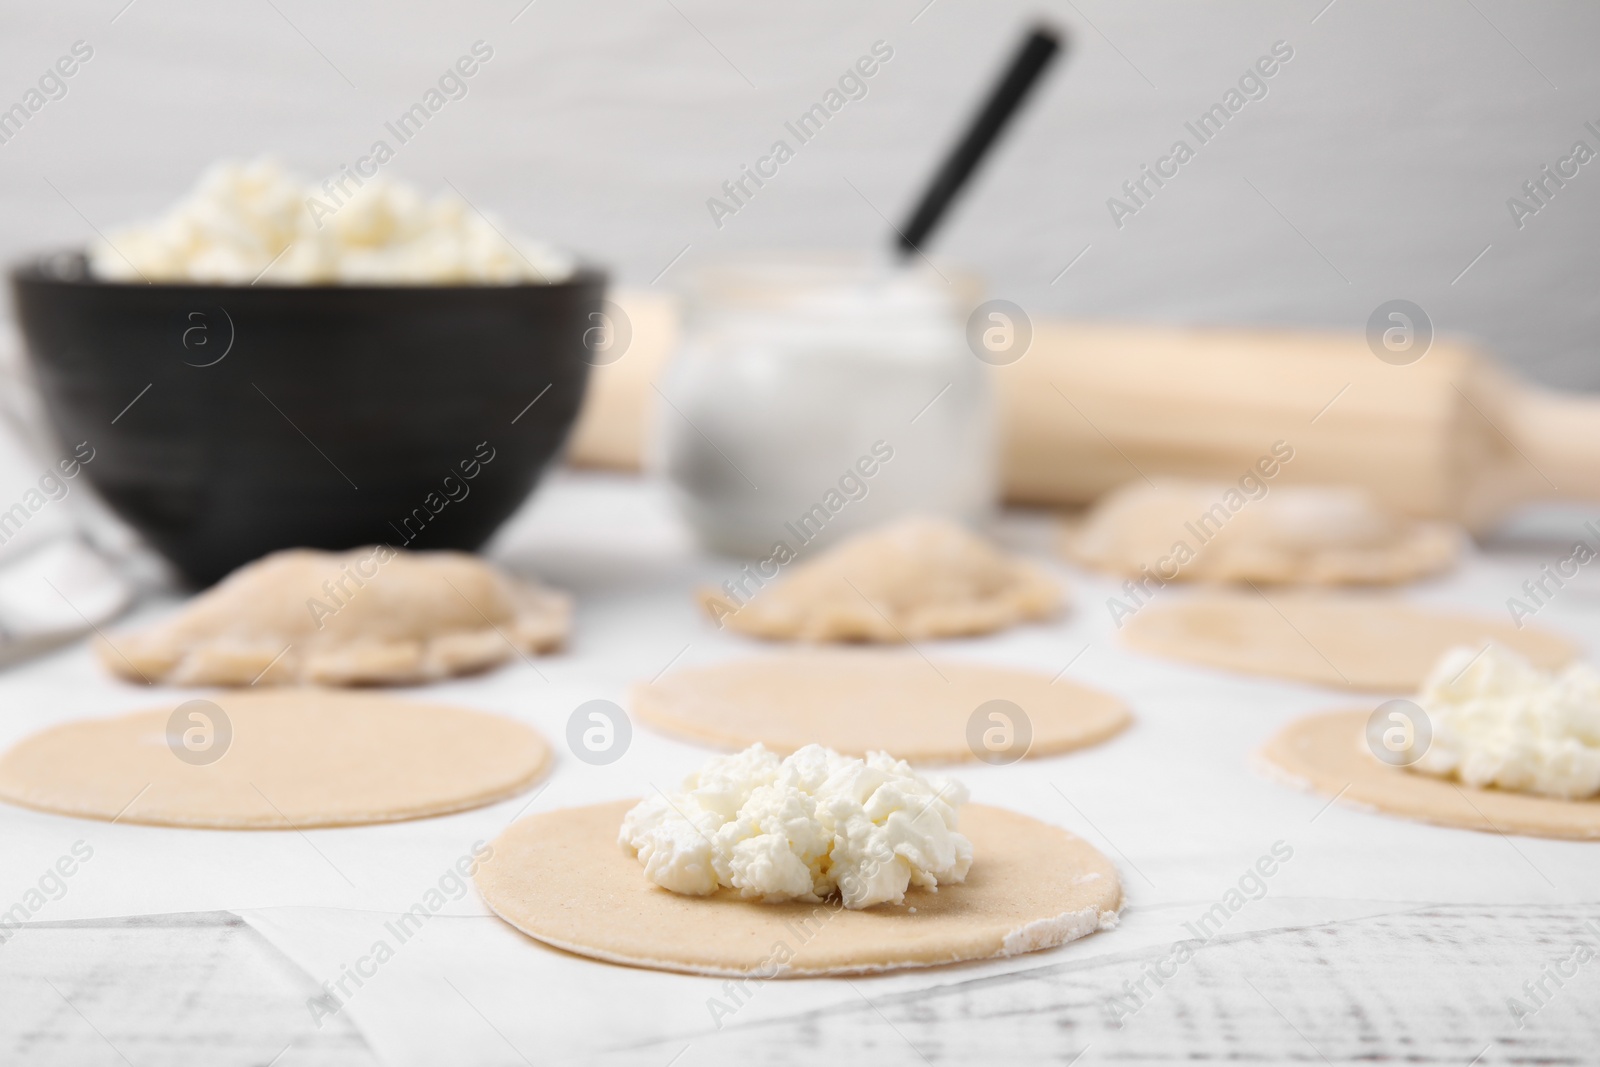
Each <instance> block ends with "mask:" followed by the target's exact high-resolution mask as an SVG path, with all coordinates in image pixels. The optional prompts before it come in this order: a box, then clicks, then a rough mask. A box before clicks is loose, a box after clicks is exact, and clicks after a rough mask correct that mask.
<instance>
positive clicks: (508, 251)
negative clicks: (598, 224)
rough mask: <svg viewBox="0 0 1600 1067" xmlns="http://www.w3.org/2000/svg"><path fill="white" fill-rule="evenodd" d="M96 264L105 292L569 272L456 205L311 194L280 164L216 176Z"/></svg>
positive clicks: (404, 195)
mask: <svg viewBox="0 0 1600 1067" xmlns="http://www.w3.org/2000/svg"><path fill="white" fill-rule="evenodd" d="M358 183H359V184H358ZM89 263H90V268H91V270H92V271H93V273H94V275H95V276H96V277H98V278H102V279H105V280H108V281H125V282H138V281H151V282H202V283H211V284H241V283H242V284H252V283H259V284H262V285H267V284H276V285H308V284H337V283H345V284H388V285H396V284H401V285H403V284H429V285H439V284H458V285H460V284H510V283H519V282H521V283H526V282H559V281H564V280H565V279H567V278H568V277H570V276H571V275H572V271H573V261H572V257H571V256H569V255H568V254H566V253H565V252H562V251H560V250H558V249H555V248H552V247H550V246H549V245H545V244H542V243H540V242H537V241H530V240H527V239H524V238H520V237H518V236H516V235H515V234H511V233H509V231H507V230H506V228H505V227H504V226H502V225H499V224H497V223H493V222H491V221H490V220H489V219H486V218H484V217H483V216H482V215H480V214H479V213H478V212H477V211H475V210H474V209H473V208H472V207H471V206H469V205H468V204H466V203H464V202H463V201H462V200H461V199H460V198H458V197H456V196H454V195H443V194H441V195H440V196H436V197H434V198H433V199H431V200H430V199H426V198H424V197H423V196H422V194H421V193H419V192H418V191H417V190H416V189H414V188H412V187H411V186H409V185H405V184H402V183H399V182H395V181H390V180H389V179H387V178H384V177H382V176H374V177H371V178H365V179H362V178H359V177H357V176H355V175H353V174H351V173H349V172H348V171H343V172H341V173H340V174H338V175H336V176H335V177H333V178H330V179H328V180H327V181H325V182H323V183H322V184H321V185H315V184H311V183H309V182H306V181H303V180H301V179H300V178H298V177H297V176H295V175H293V174H291V173H290V172H289V171H287V170H285V169H284V168H283V167H282V166H281V165H280V164H279V163H278V162H276V161H275V160H272V159H257V160H253V161H249V162H241V161H226V162H222V163H217V164H215V165H213V166H212V167H210V168H209V169H208V170H207V171H206V172H205V173H204V174H203V175H201V177H200V181H199V182H198V183H197V184H196V185H195V187H194V188H193V189H192V190H190V192H189V194H188V195H187V196H185V197H184V198H183V199H182V200H180V201H179V202H178V203H176V204H174V205H173V206H172V207H171V208H170V209H169V210H168V211H167V212H166V214H164V215H162V216H161V217H160V218H158V219H155V220H154V221H151V222H146V223H142V224H139V225H135V226H128V227H124V228H121V229H117V230H113V231H111V232H110V233H109V234H107V235H106V238H104V239H97V240H96V241H95V242H94V244H92V245H91V246H90V249H89Z"/></svg>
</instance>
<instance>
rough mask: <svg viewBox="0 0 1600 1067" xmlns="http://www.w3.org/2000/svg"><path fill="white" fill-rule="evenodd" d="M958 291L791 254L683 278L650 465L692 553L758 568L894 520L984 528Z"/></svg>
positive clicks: (990, 467) (982, 438)
mask: <svg viewBox="0 0 1600 1067" xmlns="http://www.w3.org/2000/svg"><path fill="white" fill-rule="evenodd" d="M977 295H978V294H977V285H976V283H975V282H974V281H973V280H972V279H971V278H969V277H965V276H960V277H958V276H955V275H953V274H951V272H949V271H948V270H946V271H944V272H943V273H942V274H941V273H939V272H936V271H935V270H934V269H933V268H932V267H930V266H926V265H924V266H908V267H899V268H891V267H886V266H880V265H875V264H873V263H870V262H868V261H866V260H865V259H858V258H849V257H840V256H796V257H788V258H783V259H762V260H742V261H727V262H723V263H720V264H717V265H715V266H712V267H709V268H706V269H703V270H702V271H700V272H699V273H698V274H696V275H695V276H694V279H693V282H692V283H691V288H690V292H689V294H688V300H687V304H686V307H685V320H684V340H683V344H682V347H681V349H680V350H679V352H678V354H677V355H676V357H675V359H674V361H673V363H672V364H671V366H670V367H669V369H668V371H667V373H666V375H665V376H664V379H663V381H662V382H661V383H660V385H659V387H658V388H659V393H660V395H659V396H658V397H657V411H656V413H655V414H656V417H655V420H654V426H655V432H654V448H653V457H652V458H653V465H654V466H655V467H656V469H657V470H658V471H660V472H661V473H663V474H665V476H666V478H667V481H668V483H669V484H670V486H671V489H672V496H673V498H674V500H675V501H676V503H677V505H678V507H679V509H680V510H681V512H682V514H683V516H684V517H685V518H686V519H687V521H688V523H689V525H690V526H691V527H692V528H693V529H694V531H695V533H696V534H697V536H698V537H699V539H700V541H701V543H702V544H703V545H704V546H705V547H707V548H709V549H711V550H713V551H717V552H723V553H728V554H732V555H739V556H751V557H769V556H771V555H773V554H774V553H775V551H778V550H779V546H784V547H786V548H787V549H788V550H789V551H790V552H793V553H796V554H798V552H799V550H800V549H801V548H802V547H806V546H811V545H814V544H818V543H821V544H826V543H828V542H831V541H834V540H836V539H837V538H839V537H840V536H842V535H844V534H847V533H851V532H854V531H858V530H861V529H864V528H866V527H869V526H873V525H876V524H879V523H882V522H884V521H885V520H888V519H891V518H894V517H896V516H900V515H906V514H912V513H916V514H932V515H942V516H948V517H950V518H954V519H958V520H962V521H965V522H968V523H981V522H983V521H985V520H986V519H987V518H989V516H990V514H991V513H992V510H993V508H994V502H995V498H996V485H997V478H996V431H995V408H994V399H993V393H992V388H991V384H990V382H989V379H988V375H987V367H986V366H984V365H983V364H982V363H981V362H980V361H979V360H978V359H977V358H975V356H974V355H973V353H972V351H971V350H970V349H969V348H968V345H967V340H966V336H967V335H966V318H967V312H968V311H970V309H971V308H972V307H973V306H974V305H975V304H976V302H977Z"/></svg>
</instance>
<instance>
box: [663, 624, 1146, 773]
mask: <svg viewBox="0 0 1600 1067" xmlns="http://www.w3.org/2000/svg"><path fill="white" fill-rule="evenodd" d="M995 700H1003V701H1008V702H1010V704H1012V705H1015V708H1014V709H1005V714H1007V716H1008V717H1009V718H1011V719H1018V715H1017V712H1019V711H1020V713H1021V719H1019V720H1018V721H1016V722H1013V723H1011V726H1012V728H1013V730H1014V731H1016V732H1014V733H1013V735H1012V736H1013V739H1014V740H1013V742H1012V743H1015V744H1017V745H1018V747H1019V748H1021V747H1022V746H1021V742H1020V741H1016V740H1015V738H1017V737H1020V736H1021V734H1020V731H1022V730H1026V731H1027V733H1028V734H1029V735H1030V737H1031V740H1030V741H1029V742H1028V743H1027V745H1026V747H1025V749H1023V751H1025V753H1026V754H1027V755H1030V756H1047V755H1054V754H1056V753H1060V752H1067V751H1070V750H1072V749H1076V748H1083V747H1086V746H1088V745H1093V744H1097V743H1098V742H1100V741H1104V740H1105V739H1106V738H1108V737H1111V736H1112V735H1113V734H1116V733H1117V732H1118V731H1120V730H1122V729H1123V728H1124V727H1125V726H1127V725H1128V723H1129V722H1131V721H1132V716H1131V715H1130V714H1129V712H1128V709H1127V708H1126V707H1125V706H1124V705H1123V704H1122V702H1121V701H1119V700H1118V699H1116V698H1115V697H1113V696H1109V695H1107V694H1105V693H1101V692H1098V691H1096V690H1094V689H1090V688H1088V687H1086V686H1081V685H1076V684H1074V683H1072V682H1069V681H1066V680H1065V679H1060V680H1057V681H1054V682H1052V681H1051V679H1050V676H1049V675H1045V674H1035V673H1033V672H1031V671H1021V670H1014V669H1011V668H1006V667H990V666H985V665H981V664H976V663H960V662H952V661H950V660H933V661H931V662H930V661H928V660H925V659H923V658H922V657H921V656H919V655H917V654H915V653H912V652H887V651H876V650H863V651H852V652H808V651H801V652H793V653H789V654H786V655H775V656H763V657H759V658H754V659H748V660H737V661H734V662H731V663H720V664H716V665H714V666H709V667H693V668H686V669H682V670H678V671H674V672H673V673H671V674H669V675H667V676H665V677H663V678H661V679H660V680H658V681H656V682H653V683H650V684H647V685H638V686H635V687H634V690H633V709H634V711H635V712H636V713H637V714H638V716H639V717H640V718H641V719H643V720H644V721H645V722H648V723H650V724H651V725H652V726H655V727H657V728H659V729H661V730H664V731H666V732H668V733H672V734H677V735H679V736H681V737H687V738H689V739H691V740H694V741H699V742H701V743H703V744H709V745H715V746H717V747H718V748H730V749H742V748H746V747H748V746H750V745H753V744H756V743H757V742H760V743H761V744H763V745H766V746H767V747H768V748H770V749H772V750H773V751H774V752H777V753H779V754H781V755H787V754H789V753H791V752H793V751H795V750H796V749H798V748H803V747H804V746H806V745H810V744H818V745H822V746H824V747H826V748H831V749H833V750H834V751H836V752H842V753H844V754H846V755H850V756H865V755H866V754H867V753H868V752H889V753H892V754H893V755H894V756H895V757H896V758H899V759H904V760H907V761H909V762H911V763H948V762H955V761H958V760H971V759H977V758H980V755H979V753H978V752H977V751H975V750H974V747H973V743H972V738H971V733H970V730H971V727H972V719H973V714H974V712H976V711H977V710H978V709H979V707H980V706H981V705H984V704H986V703H988V702H990V701H995ZM980 718H981V719H982V720H983V725H984V727H985V728H987V727H988V725H989V723H990V720H989V719H988V718H987V716H986V715H985V716H980ZM1024 721H1025V725H1024ZM979 736H980V737H981V736H982V732H981V730H980V732H979ZM990 762H993V761H990Z"/></svg>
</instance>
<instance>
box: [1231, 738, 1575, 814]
mask: <svg viewBox="0 0 1600 1067" xmlns="http://www.w3.org/2000/svg"><path fill="white" fill-rule="evenodd" d="M1370 714H1371V712H1370V711H1334V712H1324V713H1322V714H1319V715H1311V716H1307V717H1306V718H1303V719H1300V720H1298V721H1296V722H1293V723H1291V724H1290V725H1289V726H1288V727H1287V728H1285V729H1284V730H1283V731H1282V732H1281V733H1279V734H1278V735H1277V736H1276V737H1274V738H1273V739H1272V740H1271V741H1270V742H1268V744H1267V746H1266V748H1264V749H1263V750H1262V752H1261V756H1262V758H1263V759H1264V760H1265V761H1266V764H1267V769H1268V770H1269V771H1270V772H1271V773H1272V774H1273V776H1274V777H1282V778H1287V779H1289V780H1290V781H1291V782H1293V783H1294V784H1295V785H1298V786H1301V787H1303V788H1307V789H1310V790H1312V791H1314V792H1317V793H1321V794H1322V795H1324V796H1329V797H1336V798H1337V800H1338V802H1339V803H1341V804H1345V805H1349V806H1357V807H1363V808H1369V809H1376V810H1377V811H1380V812H1382V813H1384V814H1386V815H1398V816H1401V817H1402V818H1407V819H1417V820H1419V821H1421V822H1429V823H1436V824H1438V825H1441V826H1454V827H1459V828H1461V829H1465V830H1483V831H1486V832H1489V833H1501V834H1528V835H1530V836H1533V837H1563V838H1578V839H1594V838H1600V800H1596V799H1590V800H1560V799H1557V798H1554V797H1543V796H1535V795H1533V794H1529V793H1512V792H1507V791H1505V790H1501V789H1475V788H1473V787H1472V786H1467V785H1462V784H1461V783H1459V782H1454V781H1451V780H1449V779H1446V778H1436V777H1434V776H1432V775H1427V774H1419V773H1416V772H1414V771H1409V770H1406V769H1404V768H1402V767H1394V766H1390V765H1389V764H1387V763H1383V762H1382V761H1380V760H1378V759H1377V758H1376V757H1374V756H1373V755H1372V753H1371V752H1370V751H1368V749H1367V747H1366V737H1365V727H1366V722H1367V718H1368V716H1369V715H1370Z"/></svg>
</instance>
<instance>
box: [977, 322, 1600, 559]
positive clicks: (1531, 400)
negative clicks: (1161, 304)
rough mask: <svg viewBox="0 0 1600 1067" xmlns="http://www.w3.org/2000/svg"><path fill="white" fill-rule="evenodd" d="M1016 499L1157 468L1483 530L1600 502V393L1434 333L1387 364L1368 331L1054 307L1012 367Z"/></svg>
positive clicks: (1007, 391)
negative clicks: (1087, 317)
mask: <svg viewBox="0 0 1600 1067" xmlns="http://www.w3.org/2000/svg"><path fill="white" fill-rule="evenodd" d="M996 379H997V382H998V385H999V389H1000V395H1001V398H1002V399H1001V407H1002V411H1003V417H1002V424H1003V425H1004V427H1005V437H1004V456H1003V460H1002V471H1003V477H1004V484H1005V493H1006V499H1007V500H1008V501H1011V502H1013V503H1024V504H1078V503H1088V502H1090V501H1092V500H1094V499H1095V498H1096V497H1098V496H1099V495H1100V494H1102V493H1104V492H1105V491H1106V490H1108V489H1110V488H1112V487H1114V486H1116V485H1119V484H1121V483H1123V482H1126V481H1128V480H1130V479H1133V478H1138V477H1139V476H1140V475H1141V474H1143V475H1146V476H1149V477H1154V476H1156V475H1157V474H1176V475H1186V476H1190V477H1197V478H1209V479H1215V480H1218V481H1230V482H1231V481H1235V480H1237V479H1238V478H1239V476H1240V475H1242V474H1243V473H1244V472H1245V471H1246V470H1247V469H1248V468H1249V467H1250V466H1251V465H1253V464H1254V463H1255V461H1256V460H1257V458H1258V457H1260V456H1261V455H1263V454H1265V453H1267V452H1268V451H1269V449H1270V446H1271V445H1272V443H1273V442H1274V441H1278V440H1282V441H1286V442H1287V443H1288V444H1289V445H1290V446H1291V447H1292V448H1293V449H1294V459H1293V460H1292V461H1290V462H1288V463H1285V464H1284V465H1283V467H1282V471H1281V474H1280V475H1279V477H1278V478H1277V479H1276V483H1277V484H1287V483H1298V484H1348V485H1363V486H1366V487H1367V488H1368V489H1370V490H1372V492H1373V493H1374V494H1376V495H1377V496H1378V498H1379V499H1381V500H1383V501H1385V502H1386V503H1388V504H1389V505H1391V506H1392V507H1394V508H1396V509H1397V510H1399V511H1401V512H1403V513H1406V514H1411V515H1416V516H1419V517H1433V518H1450V519H1455V520H1457V521H1459V522H1462V523H1464V524H1465V525H1467V526H1468V527H1469V528H1475V529H1481V528H1483V527H1485V526H1487V525H1489V524H1491V523H1493V522H1494V521H1495V520H1497V519H1499V518H1501V517H1503V516H1504V515H1505V514H1506V513H1507V512H1508V511H1509V510H1511V509H1512V508H1514V507H1515V506H1516V505H1518V504H1522V503H1525V502H1528V501H1532V500H1540V499H1554V498H1583V499H1589V500H1600V399H1595V398H1587V397H1580V396H1571V395H1565V394H1561V393H1557V392H1553V391H1549V390H1540V389H1535V388H1533V387H1531V386H1528V385H1525V384H1523V383H1521V382H1518V381H1516V380H1515V379H1513V378H1512V377H1511V376H1510V375H1508V374H1506V373H1505V372H1503V371H1501V370H1500V369H1499V368H1497V367H1496V366H1495V365H1494V364H1493V363H1492V362H1491V361H1490V360H1488V359H1487V358H1485V357H1483V356H1481V355H1479V354H1478V353H1476V352H1474V351H1472V350H1471V349H1470V348H1468V347H1466V346H1464V345H1462V344H1460V343H1457V342H1451V341H1442V340H1437V339H1436V340H1435V341H1434V343H1433V346H1432V348H1431V349H1430V350H1429V351H1428V353H1427V354H1426V355H1425V356H1424V357H1423V358H1422V359H1421V360H1419V361H1418V362H1416V363H1412V364H1409V365H1406V366H1394V365H1392V364H1389V363H1385V362H1383V361H1382V360H1380V359H1378V358H1377V357H1376V356H1375V355H1373V353H1372V351H1371V350H1370V349H1369V348H1368V347H1367V343H1366V339H1365V337H1363V336H1362V335H1359V334H1354V335H1350V334H1333V333H1327V334H1318V333H1305V332H1291V331H1281V332H1267V331H1254V330H1251V331H1246V330H1192V329H1191V330H1185V329H1159V328H1154V327H1144V326H1105V325H1085V324H1076V323H1072V324H1069V323H1064V322H1059V321H1044V322H1039V323H1036V325H1035V333H1034V340H1033V344H1032V347H1031V348H1030V350H1029V351H1028V353H1027V355H1025V356H1024V357H1023V358H1022V359H1021V360H1019V361H1017V362H1016V363H1013V364H1011V365H1009V366H1006V367H1001V368H998V370H997V374H996Z"/></svg>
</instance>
